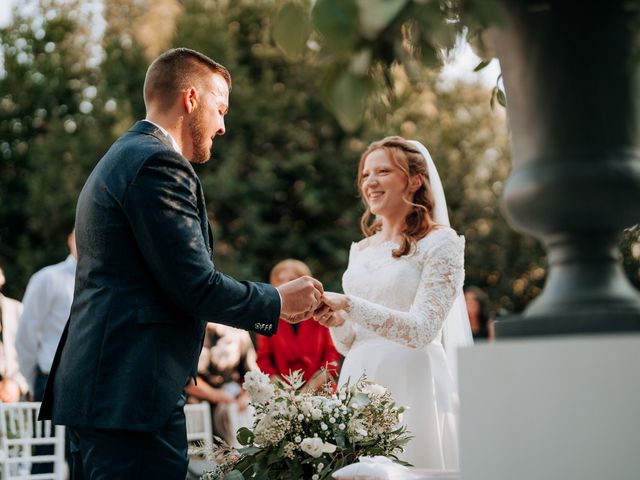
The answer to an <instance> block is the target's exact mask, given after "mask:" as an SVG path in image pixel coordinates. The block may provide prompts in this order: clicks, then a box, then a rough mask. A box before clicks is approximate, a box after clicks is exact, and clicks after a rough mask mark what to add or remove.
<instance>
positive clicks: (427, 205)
mask: <svg viewBox="0 0 640 480" xmlns="http://www.w3.org/2000/svg"><path fill="white" fill-rule="evenodd" d="M379 149H382V150H385V151H386V152H387V154H388V155H389V158H391V161H392V162H393V163H394V165H396V166H397V167H398V168H399V169H400V170H402V171H403V172H404V174H405V175H406V176H407V182H408V181H409V178H411V177H414V176H416V175H419V176H420V177H422V182H421V183H422V185H421V186H420V188H419V189H418V190H417V191H416V192H415V193H414V195H413V201H410V200H406V199H405V201H406V202H407V203H408V204H409V205H411V210H410V211H409V213H408V214H407V216H406V217H405V228H404V231H403V232H402V242H401V243H400V247H399V248H397V249H395V250H393V256H394V257H395V258H400V257H401V256H403V255H407V254H409V253H410V252H411V251H412V249H413V247H414V246H415V244H416V242H417V241H418V240H420V239H421V238H424V237H425V236H427V234H428V233H429V232H430V231H431V230H432V229H433V228H435V227H436V224H435V222H434V221H433V211H434V200H433V194H432V192H431V188H430V183H429V172H428V171H427V162H426V160H425V158H424V157H423V156H422V154H421V153H420V151H419V150H418V149H417V148H416V147H415V146H414V145H413V144H412V143H410V142H409V141H407V140H405V139H404V138H402V137H399V136H391V137H385V138H383V139H382V140H378V141H376V142H373V143H372V144H371V145H369V146H368V147H367V149H366V150H365V151H364V153H363V154H362V156H361V157H360V164H359V165H358V189H359V190H360V195H361V196H362V201H363V203H364V206H365V211H364V213H363V214H362V218H361V219H360V228H361V229H362V233H364V235H365V236H366V237H369V236H371V235H373V234H374V233H375V232H377V231H378V230H380V229H381V228H382V221H381V220H380V219H374V220H373V222H371V221H370V219H371V210H370V209H369V204H368V203H367V200H366V198H365V196H364V193H363V191H362V171H363V169H364V162H365V160H366V158H367V156H368V155H369V154H370V153H371V152H373V151H375V150H379Z"/></svg>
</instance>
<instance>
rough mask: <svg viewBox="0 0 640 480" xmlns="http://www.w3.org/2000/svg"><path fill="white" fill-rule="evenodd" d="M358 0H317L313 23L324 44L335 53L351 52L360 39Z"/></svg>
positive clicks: (313, 12)
mask: <svg viewBox="0 0 640 480" xmlns="http://www.w3.org/2000/svg"><path fill="white" fill-rule="evenodd" d="M355 2H356V0H317V1H316V4H315V6H314V7H313V11H312V19H313V25H314V26H315V28H316V29H317V30H318V32H320V34H321V35H322V37H323V40H324V42H323V46H324V47H326V48H327V49H328V50H329V51H331V52H334V53H343V54H345V53H347V54H348V53H349V52H350V51H351V50H352V49H353V47H354V45H355V43H356V42H357V40H358V6H357V5H356V3H355Z"/></svg>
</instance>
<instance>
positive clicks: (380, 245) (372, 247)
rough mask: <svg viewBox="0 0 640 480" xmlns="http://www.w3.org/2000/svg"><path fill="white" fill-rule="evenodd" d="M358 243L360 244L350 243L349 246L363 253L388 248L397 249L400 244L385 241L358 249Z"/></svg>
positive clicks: (393, 241)
mask: <svg viewBox="0 0 640 480" xmlns="http://www.w3.org/2000/svg"><path fill="white" fill-rule="evenodd" d="M359 243H360V242H352V244H351V245H352V246H353V248H355V249H356V251H358V252H364V251H365V250H382V249H383V248H389V247H393V248H397V247H399V246H400V244H399V243H398V242H396V241H395V240H386V241H384V242H380V243H376V244H375V245H371V244H367V245H365V246H363V247H360V245H359Z"/></svg>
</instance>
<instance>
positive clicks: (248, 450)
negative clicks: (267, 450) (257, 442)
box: [238, 447, 262, 457]
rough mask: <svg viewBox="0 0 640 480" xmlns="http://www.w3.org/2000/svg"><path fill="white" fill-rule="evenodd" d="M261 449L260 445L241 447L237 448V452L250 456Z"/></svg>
mask: <svg viewBox="0 0 640 480" xmlns="http://www.w3.org/2000/svg"><path fill="white" fill-rule="evenodd" d="M261 450H262V449H261V448H260V447H242V448H239V449H238V452H239V453H240V454H241V455H246V456H249V457H250V456H251V455H255V454H256V453H258V452H260V451H261Z"/></svg>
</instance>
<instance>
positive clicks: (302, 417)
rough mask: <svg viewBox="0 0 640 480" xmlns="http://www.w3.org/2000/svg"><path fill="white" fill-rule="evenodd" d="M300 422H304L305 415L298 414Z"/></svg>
mask: <svg viewBox="0 0 640 480" xmlns="http://www.w3.org/2000/svg"><path fill="white" fill-rule="evenodd" d="M298 420H300V421H303V420H304V415H303V414H301V413H299V414H298Z"/></svg>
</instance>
